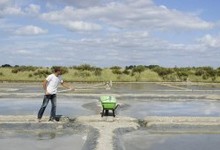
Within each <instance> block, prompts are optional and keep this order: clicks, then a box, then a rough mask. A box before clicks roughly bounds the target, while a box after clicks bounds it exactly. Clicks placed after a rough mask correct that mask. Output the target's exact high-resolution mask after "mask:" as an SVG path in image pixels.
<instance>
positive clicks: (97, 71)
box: [94, 68, 102, 76]
mask: <svg viewBox="0 0 220 150" xmlns="http://www.w3.org/2000/svg"><path fill="white" fill-rule="evenodd" d="M94 74H95V76H101V75H102V69H101V68H96V69H95V72H94Z"/></svg>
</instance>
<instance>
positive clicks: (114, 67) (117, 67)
mask: <svg viewBox="0 0 220 150" xmlns="http://www.w3.org/2000/svg"><path fill="white" fill-rule="evenodd" d="M110 69H112V70H121V69H122V68H121V67H120V66H113V67H111V68H110Z"/></svg>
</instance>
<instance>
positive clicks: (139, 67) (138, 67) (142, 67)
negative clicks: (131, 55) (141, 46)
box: [132, 65, 146, 73]
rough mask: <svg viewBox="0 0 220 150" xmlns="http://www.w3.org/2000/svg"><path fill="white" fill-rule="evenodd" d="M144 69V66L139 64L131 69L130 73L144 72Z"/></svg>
mask: <svg viewBox="0 0 220 150" xmlns="http://www.w3.org/2000/svg"><path fill="white" fill-rule="evenodd" d="M145 69H146V68H145V66H142V65H139V66H136V67H134V68H133V69H132V73H135V72H137V73H141V72H144V70H145Z"/></svg>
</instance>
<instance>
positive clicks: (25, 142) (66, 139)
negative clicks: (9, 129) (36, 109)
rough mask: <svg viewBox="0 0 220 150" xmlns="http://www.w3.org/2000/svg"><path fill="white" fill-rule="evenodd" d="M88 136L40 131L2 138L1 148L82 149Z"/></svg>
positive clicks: (23, 149)
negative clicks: (57, 134) (35, 133)
mask: <svg viewBox="0 0 220 150" xmlns="http://www.w3.org/2000/svg"><path fill="white" fill-rule="evenodd" d="M85 140H86V137H85V136H83V135H78V134H72V135H63V136H56V133H52V132H51V133H39V134H38V135H33V136H30V135H29V136H28V137H24V135H23V137H22V136H20V137H19V136H14V137H13V136H10V137H4V138H0V145H1V148H3V149H4V150H15V149H16V150H48V149H54V150H71V149H74V150H81V149H82V148H83V145H84V143H85Z"/></svg>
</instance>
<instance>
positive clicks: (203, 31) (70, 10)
mask: <svg viewBox="0 0 220 150" xmlns="http://www.w3.org/2000/svg"><path fill="white" fill-rule="evenodd" d="M219 6H220V1H218V0H212V1H210V0H0V65H3V64H10V65H33V66H47V67H50V66H55V65H61V66H74V65H80V64H90V65H94V66H99V67H110V66H128V65H160V66H164V67H175V66H178V67H192V66H212V67H220V15H219V14H220V10H219Z"/></svg>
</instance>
